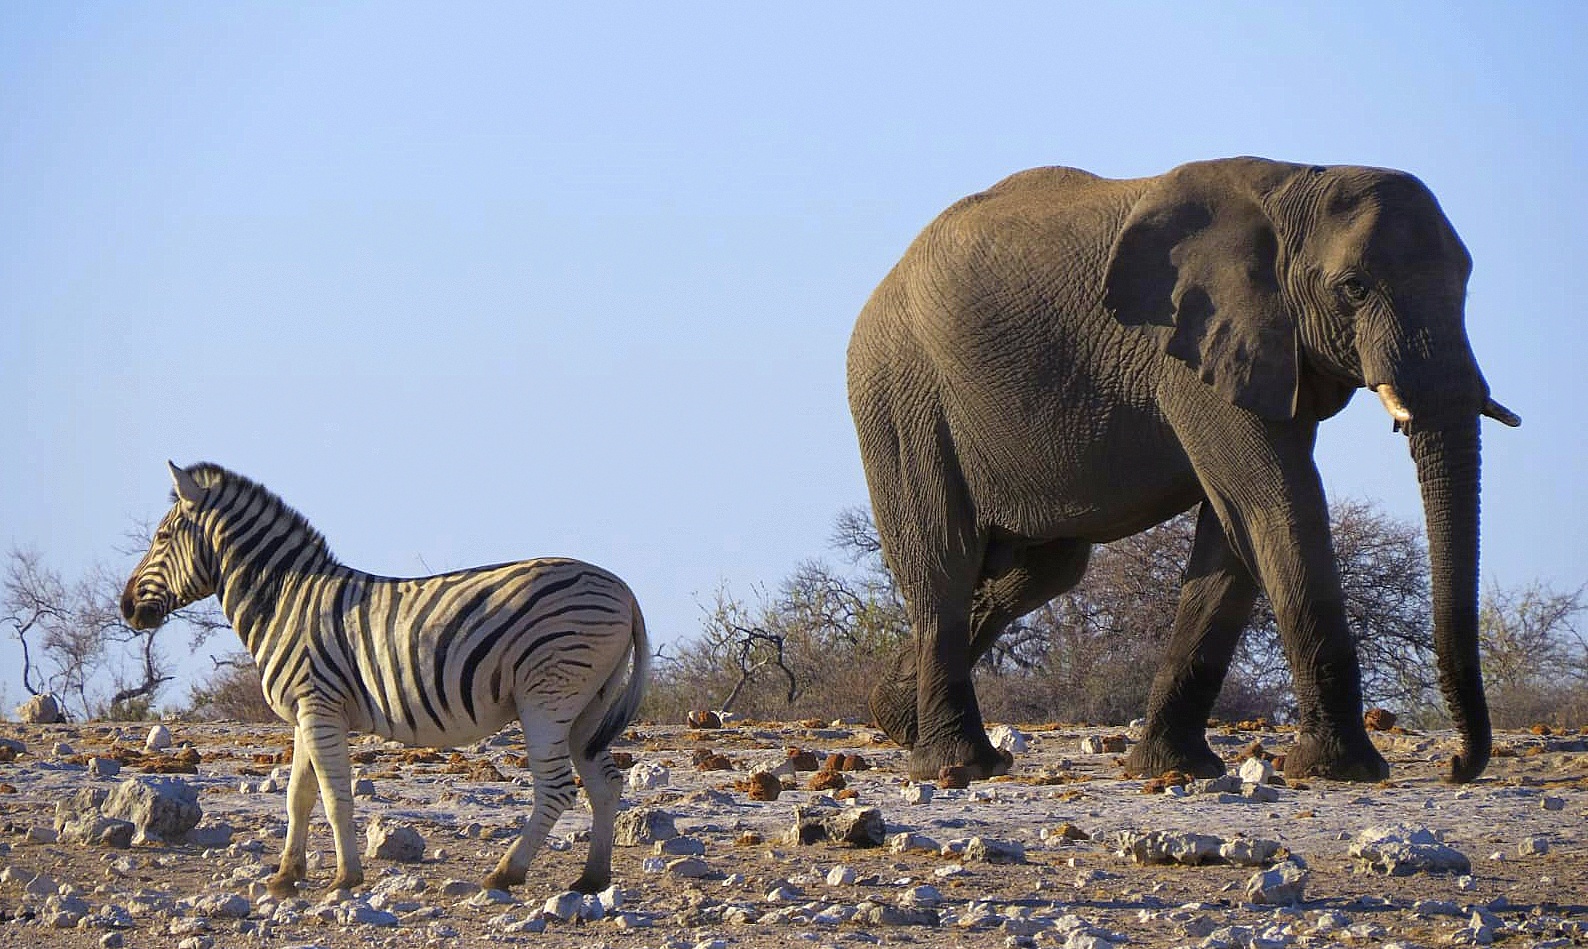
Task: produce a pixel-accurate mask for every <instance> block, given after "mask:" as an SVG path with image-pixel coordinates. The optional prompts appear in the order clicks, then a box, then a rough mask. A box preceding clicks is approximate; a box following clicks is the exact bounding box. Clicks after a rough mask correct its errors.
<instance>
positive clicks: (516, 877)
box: [480, 870, 527, 892]
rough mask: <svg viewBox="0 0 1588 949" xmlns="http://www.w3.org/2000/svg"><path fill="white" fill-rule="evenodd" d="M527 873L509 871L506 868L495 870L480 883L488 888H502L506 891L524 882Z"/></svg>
mask: <svg viewBox="0 0 1588 949" xmlns="http://www.w3.org/2000/svg"><path fill="white" fill-rule="evenodd" d="M525 876H527V874H525V873H509V872H508V871H506V870H495V871H493V872H492V873H491V875H490V876H488V877H486V878H485V881H484V882H483V883H481V884H480V886H482V887H484V888H485V889H487V890H502V891H503V892H506V891H508V890H511V889H512V888H513V887H515V886H518V885H519V884H520V883H523V882H524V877H525Z"/></svg>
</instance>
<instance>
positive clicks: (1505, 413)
mask: <svg viewBox="0 0 1588 949" xmlns="http://www.w3.org/2000/svg"><path fill="white" fill-rule="evenodd" d="M1483 414H1484V415H1487V416H1488V417H1489V418H1492V419H1494V420H1495V421H1496V422H1499V423H1500V424H1501V425H1509V426H1511V427H1512V428H1516V427H1517V426H1518V425H1521V424H1522V416H1520V415H1517V414H1516V413H1515V412H1513V411H1511V410H1510V409H1508V408H1506V407H1505V406H1503V405H1501V404H1500V403H1498V402H1496V401H1494V400H1493V399H1490V400H1489V401H1488V402H1487V403H1486V404H1485V405H1484V406H1483Z"/></svg>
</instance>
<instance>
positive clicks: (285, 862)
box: [266, 725, 317, 898]
mask: <svg viewBox="0 0 1588 949" xmlns="http://www.w3.org/2000/svg"><path fill="white" fill-rule="evenodd" d="M305 735H306V732H305V731H304V729H303V726H302V725H299V726H297V727H295V728H294V729H293V736H292V777H291V778H290V779H288V781H287V844H286V846H285V847H283V848H282V850H281V866H280V867H279V868H278V869H277V870H276V874H275V876H272V877H271V878H270V880H269V882H268V883H267V884H266V888H267V889H268V890H269V891H270V895H272V896H275V897H278V898H285V897H288V896H293V895H295V894H296V893H297V892H298V883H299V882H300V881H302V880H303V879H305V878H306V877H307V875H308V859H307V856H308V854H307V849H308V839H309V815H310V813H311V812H312V811H313V810H314V796H315V793H316V790H317V789H316V788H315V779H314V766H313V764H311V761H312V759H311V758H310V752H309V742H308V740H307V739H306V738H305V737H304V736H305Z"/></svg>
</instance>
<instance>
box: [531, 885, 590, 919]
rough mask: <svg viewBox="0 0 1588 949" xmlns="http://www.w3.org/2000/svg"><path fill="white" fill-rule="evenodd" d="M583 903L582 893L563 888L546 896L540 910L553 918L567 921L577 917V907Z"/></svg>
mask: <svg viewBox="0 0 1588 949" xmlns="http://www.w3.org/2000/svg"><path fill="white" fill-rule="evenodd" d="M583 903H584V894H583V893H576V892H574V891H573V890H565V891H564V892H562V893H558V894H557V895H556V896H550V897H547V898H546V904H545V905H544V906H542V907H541V910H542V912H544V913H545V914H546V915H547V916H550V917H552V918H554V919H558V920H561V921H562V922H567V921H568V920H570V919H578V918H579V907H580V906H581V905H583Z"/></svg>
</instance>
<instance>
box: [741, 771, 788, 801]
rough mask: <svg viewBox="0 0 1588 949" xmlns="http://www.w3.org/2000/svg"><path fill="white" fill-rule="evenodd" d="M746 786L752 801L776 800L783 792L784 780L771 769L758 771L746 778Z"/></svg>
mask: <svg viewBox="0 0 1588 949" xmlns="http://www.w3.org/2000/svg"><path fill="white" fill-rule="evenodd" d="M745 788H746V791H745V793H746V794H747V795H748V796H749V798H750V800H752V801H775V800H777V799H778V795H780V794H782V793H783V782H782V781H779V780H778V779H777V775H775V774H772V773H771V772H769V771H757V772H755V773H754V774H752V775H750V777H748V778H746V779H745Z"/></svg>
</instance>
